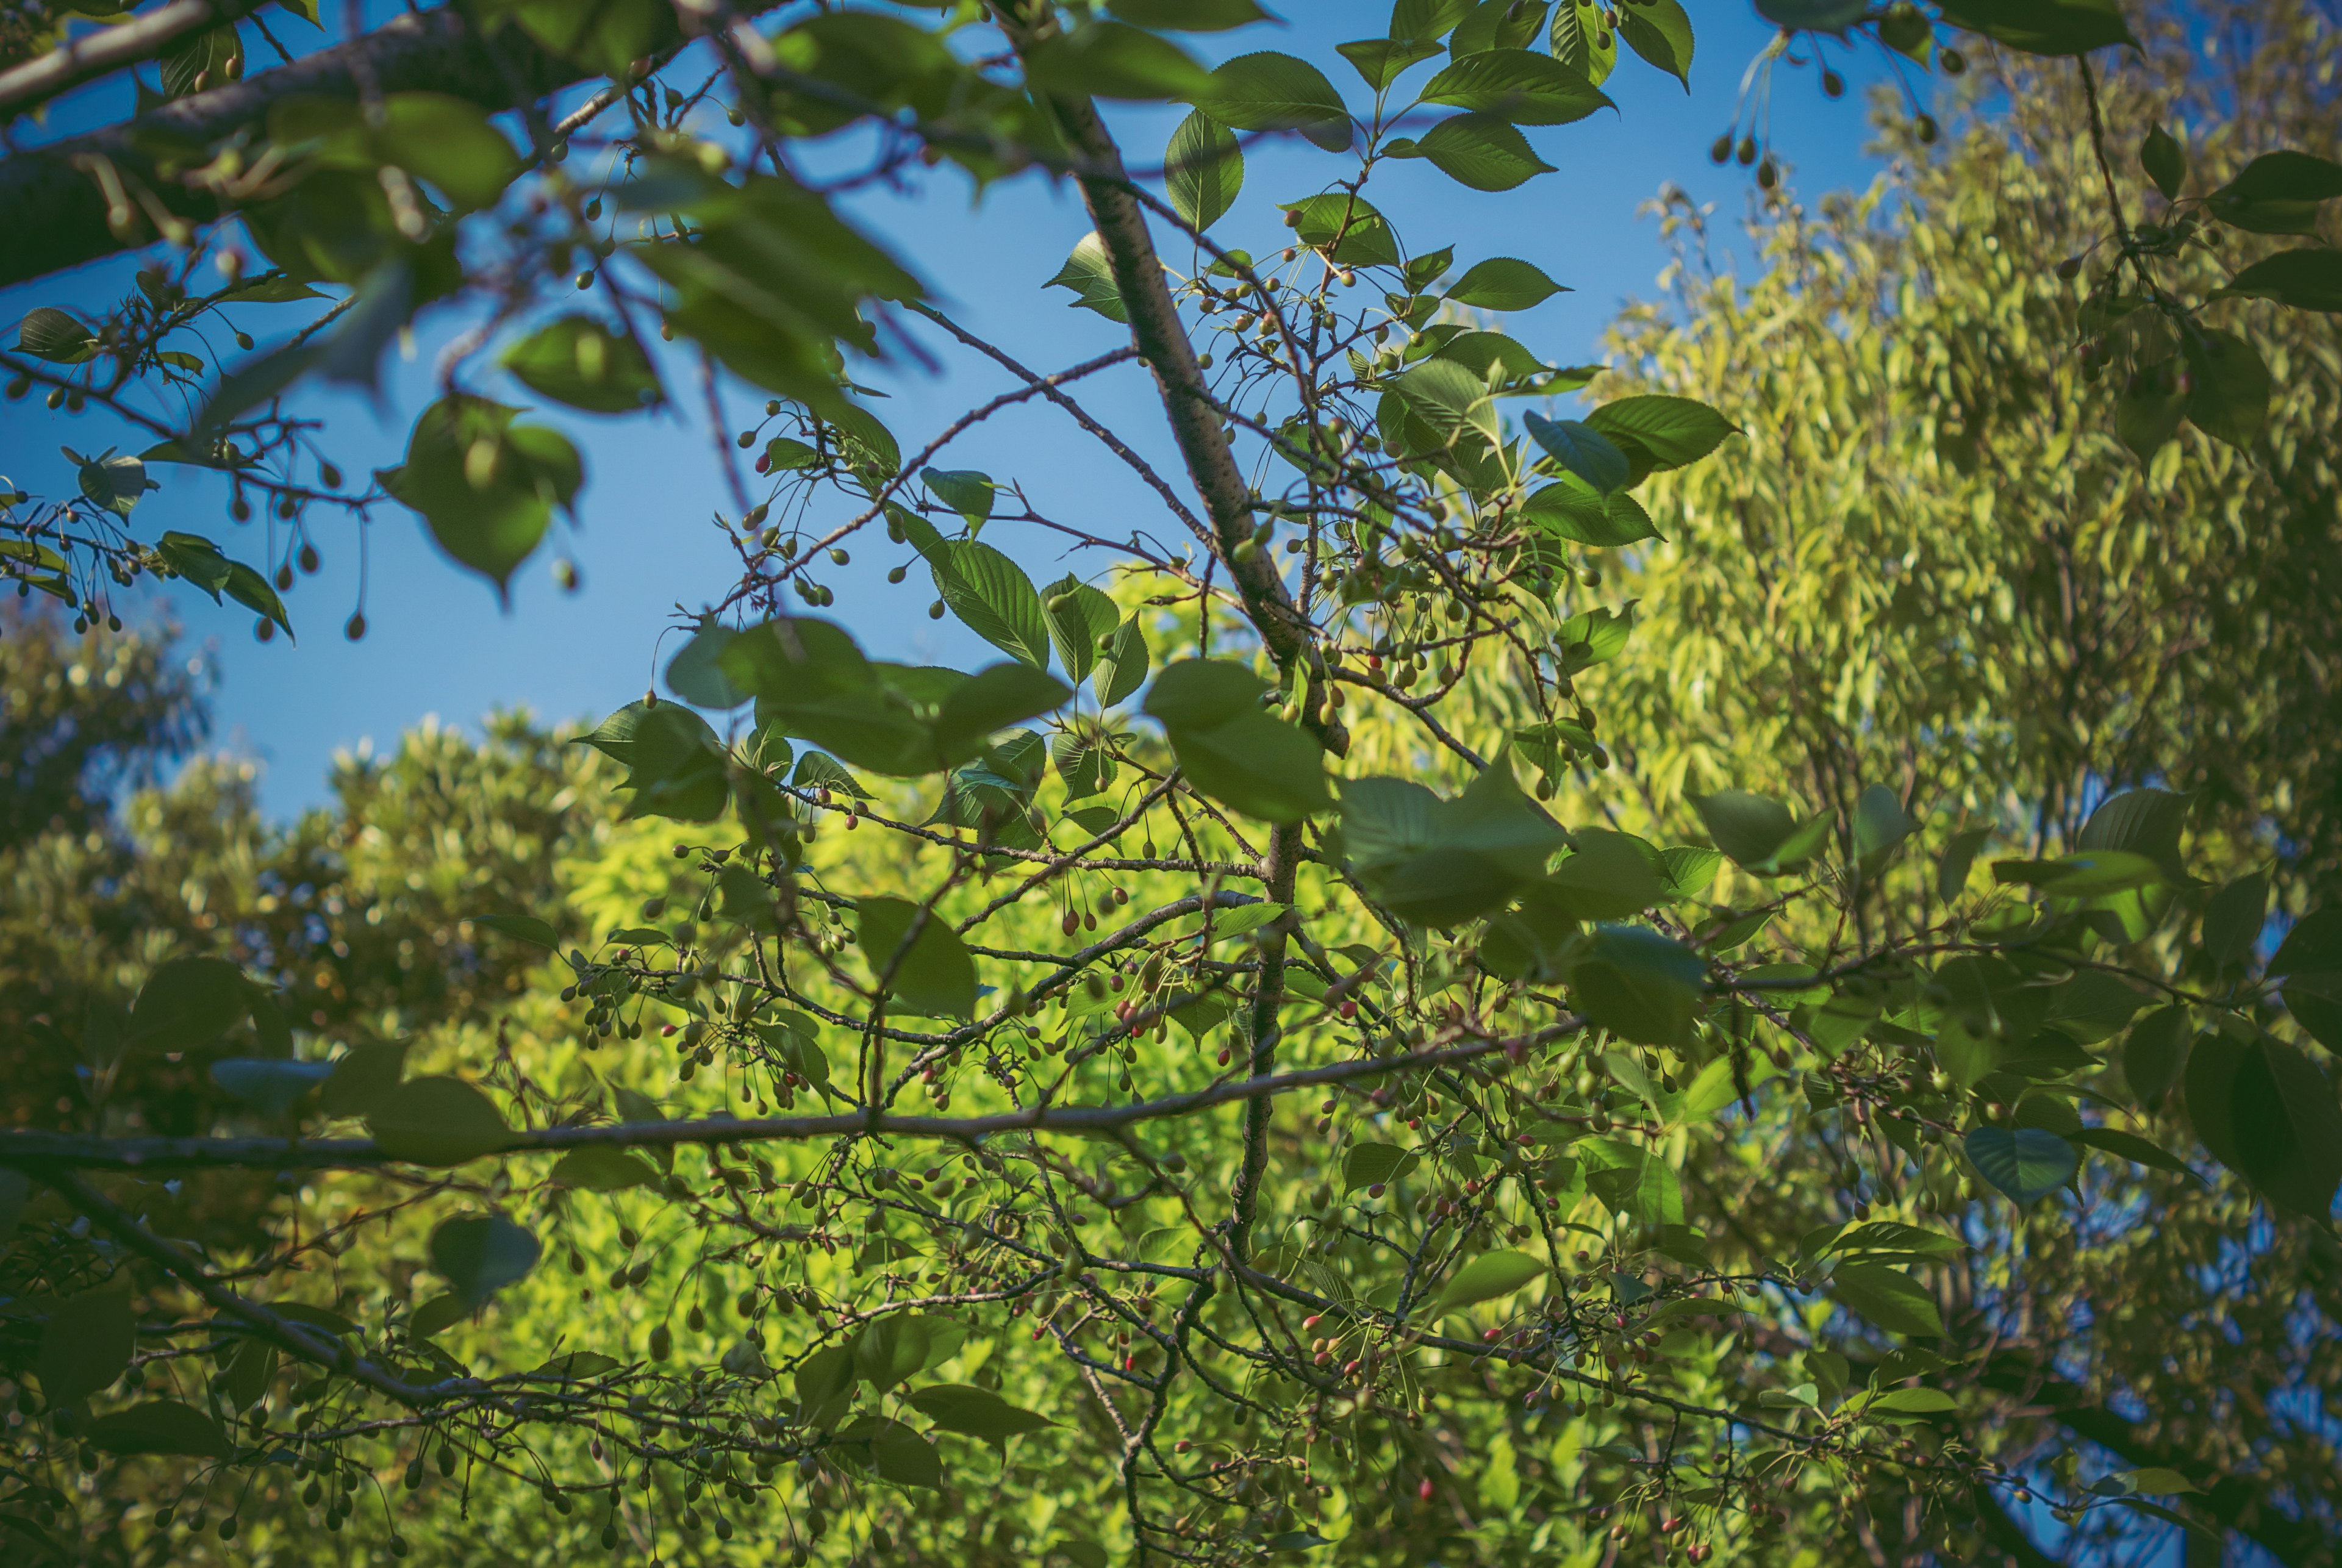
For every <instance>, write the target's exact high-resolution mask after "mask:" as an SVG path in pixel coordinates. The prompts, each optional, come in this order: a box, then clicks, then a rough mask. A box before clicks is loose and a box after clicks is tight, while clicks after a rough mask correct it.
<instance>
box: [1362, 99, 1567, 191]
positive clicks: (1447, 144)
mask: <svg viewBox="0 0 2342 1568" xmlns="http://www.w3.org/2000/svg"><path fill="white" fill-rule="evenodd" d="M1385 151H1386V153H1387V154H1388V155H1390V156H1392V157H1395V158H1428V159H1430V160H1431V164H1432V166H1433V167H1435V168H1436V169H1437V170H1438V171H1439V172H1440V173H1441V174H1444V175H1446V176H1447V177H1448V178H1449V179H1452V180H1454V181H1455V182H1456V184H1458V185H1466V186H1469V187H1470V188H1471V189H1473V190H1476V191H1509V190H1512V189H1514V188H1515V187H1516V186H1518V185H1522V184H1524V183H1526V181H1528V180H1529V179H1530V178H1532V177H1533V176H1535V175H1549V174H1551V173H1553V165H1551V164H1548V163H1546V161H1545V160H1544V159H1543V158H1540V157H1538V156H1537V155H1536V149H1535V148H1533V147H1531V146H1530V145H1529V140H1528V138H1527V137H1526V136H1524V135H1521V133H1520V132H1519V131H1518V130H1516V129H1515V128H1514V126H1513V125H1512V124H1511V123H1510V122H1509V121H1506V120H1504V119H1501V118H1499V117H1498V116H1496V115H1456V116H1454V117H1453V118H1450V119H1446V120H1442V121H1441V122H1439V124H1437V125H1434V126H1433V127H1432V128H1431V129H1430V130H1428V131H1426V132H1425V133H1424V135H1423V137H1422V139H1421V140H1419V141H1409V140H1407V139H1406V138H1405V137H1400V138H1398V139H1396V140H1395V141H1393V142H1392V143H1391V144H1390V145H1388V146H1387V147H1386V148H1385Z"/></svg>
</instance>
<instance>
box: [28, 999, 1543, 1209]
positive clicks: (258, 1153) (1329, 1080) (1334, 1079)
mask: <svg viewBox="0 0 2342 1568" xmlns="http://www.w3.org/2000/svg"><path fill="white" fill-rule="evenodd" d="M1580 1027H1581V1024H1579V1022H1578V1020H1576V1019H1575V1018H1566V1019H1564V1020H1562V1021H1561V1022H1559V1023H1557V1024H1549V1025H1547V1026H1546V1027H1545V1028H1543V1029H1539V1030H1536V1031H1533V1032H1532V1033H1531V1034H1528V1035H1526V1036H1524V1037H1523V1038H1522V1043H1523V1044H1526V1045H1528V1046H1530V1047H1532V1048H1534V1047H1535V1046H1537V1045H1541V1044H1546V1043H1547V1042H1549V1041H1553V1040H1557V1039H1561V1038H1563V1037H1564V1036H1566V1035H1569V1034H1576V1032H1577V1031H1578V1029H1579V1028H1580ZM1510 1043H1511V1042H1508V1041H1506V1040H1502V1039H1485V1040H1471V1041H1468V1042H1466V1043H1464V1044H1456V1045H1449V1046H1445V1047H1442V1048H1440V1049H1437V1050H1430V1051H1413V1052H1407V1053H1405V1054H1398V1055H1391V1056H1366V1057H1359V1058H1357V1059H1356V1060H1353V1061H1348V1062H1337V1063H1335V1064H1333V1065H1331V1066H1326V1067H1311V1068H1306V1069H1305V1070H1302V1071H1299V1072H1294V1073H1284V1074H1276V1075H1274V1076H1269V1077H1250V1078H1238V1079H1232V1080H1230V1081H1228V1082H1226V1083H1223V1084H1213V1085H1212V1086H1211V1087H1209V1088H1207V1089H1197V1090H1194V1091H1192V1092H1190V1093H1188V1094H1166V1095H1164V1096H1163V1097H1162V1098H1160V1099H1156V1100H1144V1101H1137V1102H1135V1103H1133V1104H1126V1105H1067V1106H1063V1107H1058V1108H1054V1109H1053V1108H1051V1107H1050V1106H1048V1105H1046V1104H1044V1105H1038V1106H1036V1107H1034V1108H1033V1109H1032V1110H1029V1111H1004V1112H1000V1113H998V1114H994V1115H989V1116H958V1117H954V1116H894V1115H877V1116H873V1115H870V1114H866V1113H865V1112H860V1111H855V1112H848V1113H845V1114H836V1115H827V1116H759V1117H756V1118H753V1119H750V1118H746V1117H732V1116H710V1117H706V1118H705V1119H702V1120H697V1121H689V1122H614V1123H607V1124H603V1125H600V1126H591V1127H546V1128H542V1129H539V1130H536V1131H534V1132H516V1133H515V1134H513V1135H512V1137H511V1139H510V1140H509V1141H508V1142H505V1143H504V1144H499V1145H498V1146H497V1147H496V1148H495V1149H492V1150H485V1151H483V1154H558V1153H561V1152H564V1151H566V1150H569V1149H582V1148H586V1147H588V1146H593V1145H599V1146H603V1147H606V1148H618V1149H644V1148H676V1147H680V1146H682V1145H684V1144H722V1145H727V1146H728V1145H733V1144H761V1143H782V1142H806V1141H810V1140H817V1139H818V1140H827V1139H834V1138H851V1137H856V1136H860V1135H864V1134H886V1135H891V1136H895V1137H904V1138H946V1139H950V1140H952V1141H954V1142H956V1143H962V1144H974V1143H976V1142H979V1141H981V1140H982V1139H985V1138H988V1137H993V1136H996V1135H997V1134H1003V1133H1085V1134H1096V1133H1108V1132H1114V1131H1116V1130H1118V1129H1122V1128H1126V1127H1134V1126H1137V1125H1139V1124H1143V1123H1146V1122H1159V1121H1165V1120H1167V1119H1169V1118H1172V1117H1176V1116H1186V1115H1190V1114H1194V1113H1195V1112H1197V1111H1208V1110H1210V1109H1212V1108H1213V1107H1215V1106H1218V1105H1230V1104H1246V1103H1250V1102H1256V1101H1265V1100H1268V1099H1273V1098H1274V1097H1276V1095H1279V1094H1290V1093H1292V1092H1293V1091H1295V1090H1298V1089H1312V1088H1317V1087H1321V1086H1323V1085H1325V1084H1342V1083H1347V1082H1349V1081H1351V1080H1353V1079H1356V1078H1372V1077H1376V1076H1379V1075H1381V1074H1386V1073H1402V1072H1427V1071H1429V1070H1431V1069H1433V1068H1437V1067H1446V1066H1453V1065H1455V1064H1458V1063H1463V1062H1470V1061H1473V1060H1475V1059H1476V1058H1478V1057H1481V1056H1486V1055H1487V1054H1489V1053H1491V1052H1494V1051H1502V1050H1503V1049H1505V1047H1506V1044H1510ZM398 1162H399V1156H398V1155H397V1154H394V1153H392V1152H390V1151H387V1150H385V1149H384V1148H383V1146H382V1145H381V1144H379V1143H377V1142H376V1141H375V1140H374V1139H371V1138H104V1137H85V1136H82V1135H80V1134H71V1133H0V1168H5V1167H15V1168H19V1169H23V1170H25V1171H26V1172H28V1173H30V1174H34V1175H35V1176H38V1177H39V1178H40V1179H41V1180H43V1181H51V1180H54V1179H55V1178H54V1177H53V1175H52V1174H51V1173H52V1172H54V1171H56V1170H59V1169H79V1170H93V1171H101V1170H102V1171H141V1172H145V1171H158V1170H202V1169H214V1170H216V1169H221V1168H229V1167H234V1168H243V1169H249V1170H262V1171H314V1170H337V1169H342V1170H355V1169H363V1168H367V1167H372V1166H377V1165H387V1164H397V1163H398Z"/></svg>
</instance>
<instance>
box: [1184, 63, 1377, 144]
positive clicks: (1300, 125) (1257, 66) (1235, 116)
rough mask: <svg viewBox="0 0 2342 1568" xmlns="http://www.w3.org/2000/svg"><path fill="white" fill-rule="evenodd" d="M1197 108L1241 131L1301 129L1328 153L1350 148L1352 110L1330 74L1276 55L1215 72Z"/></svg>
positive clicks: (1197, 102) (1232, 65) (1230, 64)
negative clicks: (1327, 76)
mask: <svg viewBox="0 0 2342 1568" xmlns="http://www.w3.org/2000/svg"><path fill="white" fill-rule="evenodd" d="M1196 107H1197V108H1198V109H1201V110H1202V111H1203V112H1204V113H1205V114H1206V115H1210V116H1211V117H1212V118H1213V119H1215V120H1217V121H1218V122H1219V123H1220V124H1221V125H1228V126H1232V127H1234V128H1235V129H1236V130H1239V131H1286V130H1297V131H1299V132H1300V133H1301V134H1302V135H1304V136H1306V137H1307V138H1308V139H1309V140H1311V141H1313V142H1315V143H1316V144H1317V145H1319V146H1321V147H1323V148H1325V149H1326V151H1327V152H1329V153H1338V152H1342V151H1344V150H1345V149H1346V148H1347V147H1348V146H1349V145H1350V111H1349V109H1348V108H1347V106H1346V105H1344V104H1343V102H1342V95H1341V94H1340V93H1339V92H1337V91H1336V90H1335V87H1334V84H1333V83H1331V82H1329V81H1327V80H1326V74H1325V73H1324V72H1323V71H1320V70H1319V69H1317V67H1316V66H1315V65H1311V64H1309V62H1308V61H1306V60H1300V59H1296V58H1295V57H1294V56H1293V55H1281V54H1278V53H1276V51H1274V50H1263V51H1260V52H1259V53H1256V54H1251V55H1237V56H1236V58H1235V59H1233V60H1230V61H1228V62H1226V64H1225V65H1221V66H1219V67H1218V68H1217V69H1216V70H1215V71H1213V73H1212V75H1211V79H1210V82H1209V84H1208V85H1206V87H1205V89H1204V91H1203V92H1202V93H1200V94H1199V95H1197V96H1196Z"/></svg>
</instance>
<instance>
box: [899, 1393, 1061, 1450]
mask: <svg viewBox="0 0 2342 1568" xmlns="http://www.w3.org/2000/svg"><path fill="white" fill-rule="evenodd" d="M903 1398H904V1402H905V1403H907V1404H908V1405H910V1407H911V1408H912V1409H914V1410H916V1411H917V1412H918V1413H920V1414H921V1415H924V1416H926V1418H927V1419H928V1420H929V1421H932V1422H934V1423H936V1426H937V1427H938V1428H940V1429H941V1430H943V1431H945V1432H957V1433H965V1434H966V1435H967V1436H969V1437H980V1438H983V1439H984V1440H985V1441H986V1442H987V1443H1000V1442H1004V1441H1006V1439H1008V1438H1011V1437H1017V1436H1021V1435H1022V1434H1024V1433H1028V1432H1039V1431H1041V1430H1043V1429H1044V1428H1046V1427H1050V1426H1055V1425H1056V1423H1055V1422H1053V1421H1051V1420H1050V1419H1049V1418H1048V1417H1046V1416H1044V1415H1036V1414H1035V1413H1033V1412H1032V1411H1029V1410H1026V1409H1023V1408H1021V1407H1019V1406H1017V1405H1014V1404H1011V1403H1008V1402H1007V1401H1006V1400H1005V1399H1003V1398H1001V1397H1000V1396H999V1395H998V1394H996V1393H993V1392H992V1391H991V1390H990V1389H988V1388H976V1387H975V1386H973V1385H971V1384H968V1383H935V1384H932V1385H930V1386H928V1387H926V1388H921V1389H914V1390H913V1391H912V1392H910V1393H906V1394H905V1395H904V1396H903Z"/></svg>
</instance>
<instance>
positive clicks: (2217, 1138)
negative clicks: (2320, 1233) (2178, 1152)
mask: <svg viewBox="0 0 2342 1568" xmlns="http://www.w3.org/2000/svg"><path fill="white" fill-rule="evenodd" d="M2187 1112H2188V1114H2189V1115H2190V1116H2191V1117H2192V1118H2193V1119H2194V1121H2195V1124H2196V1135H2197V1137H2198V1138H2199V1139H2201V1140H2202V1141H2203V1144H2204V1146H2205V1147H2206V1148H2207V1149H2209V1150H2210V1151H2211V1152H2212V1154H2213V1155H2214V1156H2215V1157H2216V1158H2217V1159H2218V1160H2219V1162H2220V1163H2221V1164H2224V1165H2226V1166H2227V1167H2228V1168H2229V1169H2230V1170H2232V1171H2235V1172H2237V1174H2240V1175H2242V1176H2244V1177H2246V1178H2247V1180H2249V1181H2250V1182H2251V1183H2253V1185H2254V1186H2255V1187H2257V1188H2258V1189H2259V1190H2260V1192H2261V1193H2262V1194H2263V1195H2264V1196H2266V1197H2267V1199H2268V1200H2269V1201H2270V1202H2271V1203H2275V1204H2277V1206H2278V1207H2280V1208H2283V1209H2287V1210H2289V1211H2291V1212H2292V1213H2297V1214H2302V1215H2305V1216H2307V1217H2309V1218H2311V1219H2317V1220H2323V1219H2325V1218H2327V1215H2328V1214H2329V1213H2330V1212H2331V1211H2332V1208H2333V1206H2334V1193H2335V1190H2336V1188H2337V1184H2342V1108H2337V1105H2336V1103H2335V1096H2334V1085H2333V1084H2332V1083H2331V1082H2330V1081H2328V1079H2327V1075H2326V1074H2324V1073H2323V1072H2321V1071H2319V1069H2318V1067H2317V1064H2315V1063H2313V1062H2312V1061H2310V1059H2309V1058H2308V1057H2307V1056H2305V1055H2303V1054H2301V1053H2300V1052H2299V1051H2297V1050H2296V1049H2295V1048H2294V1047H2293V1046H2291V1045H2289V1044H2287V1043H2286V1042H2284V1041H2282V1040H2278V1039H2277V1038H2276V1037H2274V1036H2272V1035H2269V1034H2255V1035H2254V1037H2253V1038H2252V1039H2250V1040H2248V1041H2244V1042H2238V1041H2237V1040H2234V1039H2232V1038H2230V1037H2229V1036H2227V1034H2205V1035H2202V1036H2200V1037H2199V1038H2198V1039H2197V1043H2196V1048H2195V1050H2194V1051H2192V1052H2191V1053H2190V1054H2189V1055H2188V1061H2187Z"/></svg>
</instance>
